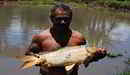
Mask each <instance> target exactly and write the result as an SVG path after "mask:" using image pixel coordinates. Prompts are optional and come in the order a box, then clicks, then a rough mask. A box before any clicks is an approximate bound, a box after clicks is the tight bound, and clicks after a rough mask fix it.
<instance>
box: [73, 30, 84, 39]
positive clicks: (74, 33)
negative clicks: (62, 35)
mask: <svg viewBox="0 0 130 75" xmlns="http://www.w3.org/2000/svg"><path fill="white" fill-rule="evenodd" d="M72 37H77V38H82V37H83V35H82V33H80V32H78V31H75V30H73V31H72Z"/></svg>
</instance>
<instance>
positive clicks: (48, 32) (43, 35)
mask: <svg viewBox="0 0 130 75" xmlns="http://www.w3.org/2000/svg"><path fill="white" fill-rule="evenodd" d="M49 36H51V34H50V31H49V29H46V30H44V31H42V32H40V33H39V34H35V35H33V38H39V39H44V38H47V37H49Z"/></svg>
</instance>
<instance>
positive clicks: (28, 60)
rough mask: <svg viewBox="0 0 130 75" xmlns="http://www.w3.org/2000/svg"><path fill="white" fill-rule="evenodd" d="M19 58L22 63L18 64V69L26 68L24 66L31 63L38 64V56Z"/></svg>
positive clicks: (31, 64) (28, 65)
mask: <svg viewBox="0 0 130 75" xmlns="http://www.w3.org/2000/svg"><path fill="white" fill-rule="evenodd" d="M20 60H22V61H23V62H24V64H23V65H21V66H20V69H26V68H30V67H32V66H33V65H36V64H38V62H37V61H38V58H36V57H34V56H25V57H23V58H21V59H20Z"/></svg>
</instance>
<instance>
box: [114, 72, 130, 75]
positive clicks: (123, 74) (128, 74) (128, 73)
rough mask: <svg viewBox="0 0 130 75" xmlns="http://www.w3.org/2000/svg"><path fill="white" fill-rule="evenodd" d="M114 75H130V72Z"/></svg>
mask: <svg viewBox="0 0 130 75" xmlns="http://www.w3.org/2000/svg"><path fill="white" fill-rule="evenodd" d="M116 75H130V72H121V73H119V74H116Z"/></svg>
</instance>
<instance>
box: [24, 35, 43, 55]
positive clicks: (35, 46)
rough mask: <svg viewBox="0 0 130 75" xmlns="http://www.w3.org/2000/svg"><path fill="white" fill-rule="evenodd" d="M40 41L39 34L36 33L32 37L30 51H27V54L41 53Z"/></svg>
mask: <svg viewBox="0 0 130 75" xmlns="http://www.w3.org/2000/svg"><path fill="white" fill-rule="evenodd" d="M40 43H41V40H40V38H39V37H38V35H34V36H33V37H32V42H31V44H30V46H29V48H28V51H27V52H26V53H25V55H31V54H35V53H39V52H40V50H41V48H40Z"/></svg>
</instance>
